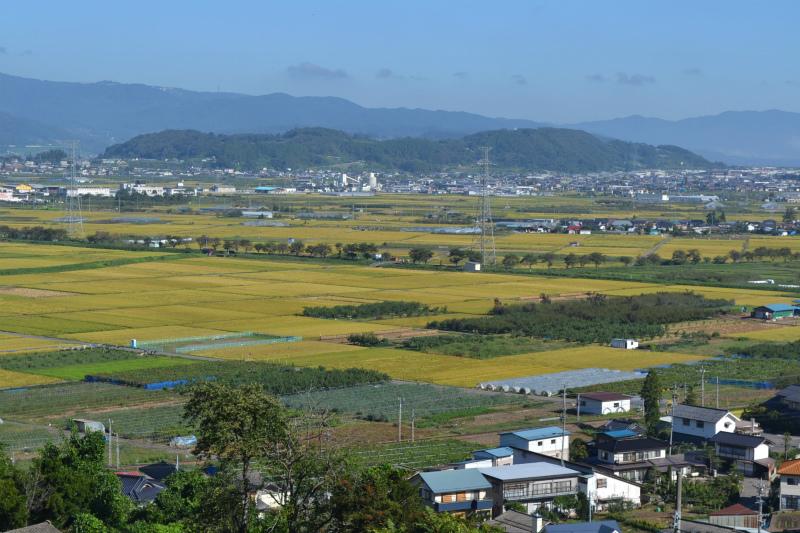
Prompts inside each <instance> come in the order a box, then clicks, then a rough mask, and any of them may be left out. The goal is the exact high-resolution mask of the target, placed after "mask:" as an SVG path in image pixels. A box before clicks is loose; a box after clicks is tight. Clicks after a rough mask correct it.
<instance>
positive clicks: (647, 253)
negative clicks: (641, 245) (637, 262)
mask: <svg viewBox="0 0 800 533" xmlns="http://www.w3.org/2000/svg"><path fill="white" fill-rule="evenodd" d="M671 240H672V235H670V236H669V237H667V238H666V239H664V240H663V241H661V242H660V243H658V244H656V245H655V246H653V247H652V248H650V249H649V250H647V251H646V252H645V253H643V254H642V257H647V256H648V255H650V254H652V253H654V252H655V251H656V250H658V249H659V248H661V247H662V246H664V245H665V244H667V242H669V241H671ZM628 266H633V263H631V264H630V265H628Z"/></svg>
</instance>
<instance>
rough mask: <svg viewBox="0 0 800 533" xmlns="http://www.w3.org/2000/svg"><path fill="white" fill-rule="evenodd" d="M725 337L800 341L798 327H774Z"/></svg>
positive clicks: (799, 329) (799, 328)
mask: <svg viewBox="0 0 800 533" xmlns="http://www.w3.org/2000/svg"><path fill="white" fill-rule="evenodd" d="M726 337H747V338H748V339H758V340H762V341H796V340H800V327H799V326H783V327H780V326H776V327H774V328H770V329H762V330H761V331H750V332H746V333H732V334H730V335H726Z"/></svg>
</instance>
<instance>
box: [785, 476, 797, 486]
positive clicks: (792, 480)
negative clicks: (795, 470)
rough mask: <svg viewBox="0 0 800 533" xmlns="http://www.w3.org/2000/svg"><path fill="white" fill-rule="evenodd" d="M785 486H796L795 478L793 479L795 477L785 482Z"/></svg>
mask: <svg viewBox="0 0 800 533" xmlns="http://www.w3.org/2000/svg"><path fill="white" fill-rule="evenodd" d="M786 484H787V485H797V478H795V477H790V478H788V479H787V480H786Z"/></svg>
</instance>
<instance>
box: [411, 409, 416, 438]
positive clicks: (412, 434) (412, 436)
mask: <svg viewBox="0 0 800 533" xmlns="http://www.w3.org/2000/svg"><path fill="white" fill-rule="evenodd" d="M416 421H417V418H416V413H415V412H414V409H412V410H411V442H414V423H415V422H416Z"/></svg>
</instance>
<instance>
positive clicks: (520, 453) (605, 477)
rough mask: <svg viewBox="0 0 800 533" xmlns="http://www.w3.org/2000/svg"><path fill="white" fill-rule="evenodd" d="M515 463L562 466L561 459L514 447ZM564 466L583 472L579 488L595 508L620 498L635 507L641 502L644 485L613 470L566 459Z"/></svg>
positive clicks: (601, 508) (579, 479)
mask: <svg viewBox="0 0 800 533" xmlns="http://www.w3.org/2000/svg"><path fill="white" fill-rule="evenodd" d="M513 450H514V463H515V464H530V463H547V464H551V465H555V466H561V460H560V459H558V458H555V457H551V456H549V455H542V454H539V453H535V452H531V451H528V450H523V449H520V448H513ZM563 466H565V467H567V468H571V469H572V470H576V471H578V472H580V473H581V475H580V477H579V478H578V490H579V491H580V492H582V493H584V494H586V495H587V496H588V497H590V498H591V500H592V503H593V504H594V506H595V508H596V509H597V510H598V511H600V510H603V509H604V508H605V507H606V505H607V504H608V503H610V502H612V501H619V500H620V499H622V500H625V501H627V502H629V503H630V504H631V505H633V506H634V507H639V505H640V504H641V495H642V485H640V484H639V483H636V482H635V481H631V480H629V479H624V478H622V477H619V476H617V475H616V474H614V473H613V472H611V471H609V470H605V469H600V468H597V467H595V466H592V465H589V464H584V463H574V462H570V461H564V464H563Z"/></svg>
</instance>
